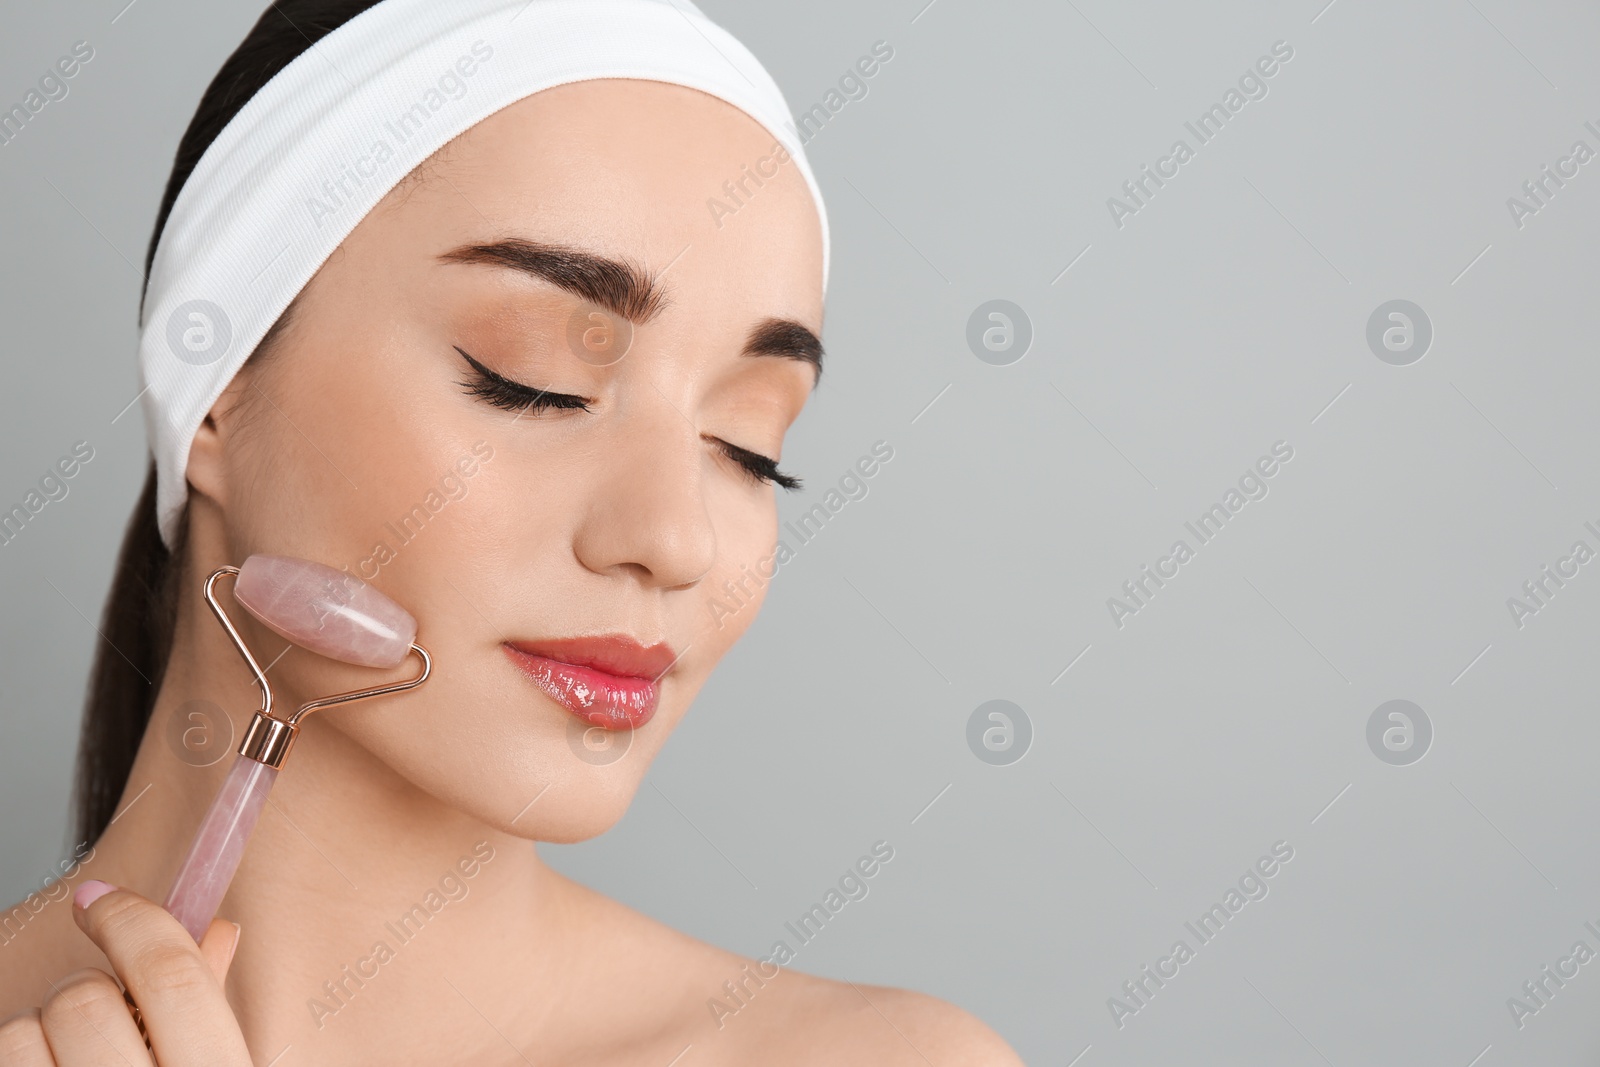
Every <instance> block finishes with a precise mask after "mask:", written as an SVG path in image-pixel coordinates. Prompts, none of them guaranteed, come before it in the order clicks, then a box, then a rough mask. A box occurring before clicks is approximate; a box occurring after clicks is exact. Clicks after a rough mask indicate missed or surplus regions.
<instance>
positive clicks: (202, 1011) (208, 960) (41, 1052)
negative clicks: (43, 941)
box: [0, 881, 250, 1067]
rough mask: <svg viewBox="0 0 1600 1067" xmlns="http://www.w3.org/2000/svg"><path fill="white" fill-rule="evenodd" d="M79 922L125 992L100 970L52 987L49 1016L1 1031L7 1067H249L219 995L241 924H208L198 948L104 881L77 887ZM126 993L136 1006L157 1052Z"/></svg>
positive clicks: (135, 897)
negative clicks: (143, 1034) (147, 1040)
mask: <svg viewBox="0 0 1600 1067" xmlns="http://www.w3.org/2000/svg"><path fill="white" fill-rule="evenodd" d="M84 905H87V906H84ZM72 917H73V919H75V920H76V921H77V923H78V926H79V927H81V928H82V930H83V932H84V933H85V934H87V935H89V938H90V940H92V941H93V942H94V943H95V944H96V945H99V946H100V950H101V951H102V952H104V953H105V954H106V958H107V959H108V960H110V961H111V966H112V967H113V968H115V970H116V973H117V978H120V979H121V980H122V985H118V984H117V978H113V977H112V976H111V975H109V974H107V973H106V972H105V971H102V970H99V969H97V968H93V967H86V968H84V969H83V970H80V971H74V972H73V973H71V974H68V975H66V976H64V977H62V978H59V979H57V980H55V981H54V982H52V983H51V985H52V986H53V987H54V988H53V989H52V990H51V995H50V996H49V998H48V999H46V1000H45V1002H44V1006H43V1007H42V1008H34V1009H31V1010H29V1011H25V1012H22V1013H20V1014H18V1015H14V1016H12V1017H11V1018H10V1019H8V1020H6V1021H5V1022H4V1023H0V1064H3V1065H5V1067H11V1065H13V1064H15V1065H17V1067H57V1065H59V1067H99V1065H102V1064H106V1065H115V1067H124V1065H133V1067H150V1065H152V1064H157V1063H159V1064H160V1065H161V1067H250V1053H249V1050H248V1049H247V1048H246V1047H245V1042H244V1035H243V1034H242V1033H240V1031H239V1023H238V1020H236V1019H235V1018H234V1016H233V1009H232V1008H231V1007H230V1006H229V1005H228V1000H227V997H226V996H224V994H223V992H222V983H223V981H224V980H225V979H226V978H227V974H228V966H229V964H231V963H232V962H233V952H234V949H235V948H236V947H238V943H239V927H238V926H237V925H236V924H234V923H231V922H228V921H227V920H225V919H213V920H211V926H210V928H209V929H207V930H206V934H205V937H203V938H202V939H201V941H200V944H199V945H196V944H195V943H194V940H193V939H192V938H190V936H189V935H188V933H187V932H186V931H185V930H184V928H183V926H182V925H180V924H179V922H178V920H177V919H174V918H173V917H172V916H171V915H169V914H168V913H167V912H166V910H165V909H163V908H160V907H157V906H156V905H155V904H152V903H151V902H150V901H148V900H146V899H145V898H144V897H141V896H140V895H139V894H137V893H135V892H133V891H132V890H128V889H118V888H117V887H115V886H112V885H107V884H106V883H105V882H99V881H87V882H84V883H83V884H82V885H80V886H79V887H78V889H77V892H75V893H74V894H73V897H72ZM123 986H126V987H127V989H128V992H129V993H131V994H132V995H133V999H134V1001H135V1003H137V1004H138V1005H139V1010H140V1012H141V1013H142V1015H143V1017H144V1026H145V1031H146V1032H147V1033H148V1034H149V1037H150V1048H146V1047H145V1039H144V1038H143V1037H141V1036H140V1035H139V1027H138V1024H137V1023H136V1022H135V1021H134V1017H133V1013H132V1011H131V1010H130V1009H129V1007H128V1002H127V1001H126V1000H124V999H123V995H122V989H123ZM152 1049H153V1052H152Z"/></svg>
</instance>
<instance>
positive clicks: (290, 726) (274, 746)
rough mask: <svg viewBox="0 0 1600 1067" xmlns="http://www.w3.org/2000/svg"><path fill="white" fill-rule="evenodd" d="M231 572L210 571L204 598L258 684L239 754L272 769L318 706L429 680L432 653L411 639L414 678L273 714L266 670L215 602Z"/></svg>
mask: <svg viewBox="0 0 1600 1067" xmlns="http://www.w3.org/2000/svg"><path fill="white" fill-rule="evenodd" d="M227 576H232V577H233V578H235V579H237V578H238V577H239V568H238V567H223V568H221V569H220V570H217V571H215V572H213V573H212V575H211V577H209V578H207V579H206V585H205V598H206V603H207V604H208V605H210V607H211V613H212V614H213V615H215V616H216V617H217V621H218V622H220V623H221V624H222V628H223V629H224V630H226V631H227V633H228V636H229V637H230V638H232V640H233V646H234V647H235V648H237V649H238V650H239V655H241V656H243V657H244V662H245V665H246V666H248V667H249V668H250V673H251V674H253V675H255V678H256V684H257V685H259V686H260V687H261V708H260V710H259V711H257V712H256V713H255V717H254V718H252V719H251V720H250V726H249V728H248V729H247V730H245V734H244V740H243V741H242V742H240V744H239V755H241V756H249V757H250V758H251V759H253V760H255V761H256V762H257V763H265V764H266V765H267V766H268V767H272V768H274V769H276V768H280V767H282V766H283V761H284V760H285V759H287V758H288V756H289V750H290V749H291V748H293V747H294V739H295V737H296V736H298V734H299V732H300V720H301V719H303V718H305V716H306V715H308V714H310V713H311V712H313V711H316V710H317V709H318V708H326V707H332V706H333V705H335V704H348V703H350V702H351V701H354V700H366V699H367V698H369V697H377V696H384V695H385V694H388V693H400V692H404V691H405V690H407V689H415V688H416V687H417V686H419V685H421V684H422V683H423V682H425V681H427V680H428V675H429V674H431V673H432V672H433V657H431V656H429V655H428V650H427V649H425V648H423V647H422V646H421V645H419V644H417V643H416V642H414V641H413V642H412V644H411V651H412V652H415V653H416V654H417V656H418V657H419V658H421V660H422V671H421V673H420V674H418V675H417V676H416V677H415V678H412V679H409V680H408V681H404V682H396V683H394V684H393V685H380V686H374V687H373V688H371V689H356V690H352V691H350V692H348V693H337V694H335V695H334V696H330V697H323V698H322V699H320V700H313V701H310V702H309V703H306V704H302V705H301V706H300V709H299V710H298V711H296V712H295V713H294V714H293V715H291V716H289V717H288V718H287V719H280V718H278V717H277V716H275V715H273V714H272V687H271V686H269V685H268V684H267V672H266V671H263V670H262V669H261V665H260V664H259V663H257V662H256V658H255V656H253V655H251V653H250V649H249V646H247V645H246V644H245V643H244V638H243V637H241V636H239V631H238V629H237V628H236V627H235V626H234V625H233V620H232V619H230V618H228V613H227V612H226V611H224V610H223V608H222V605H221V604H220V603H218V602H217V594H216V586H217V581H218V580H219V579H221V578H224V577H227Z"/></svg>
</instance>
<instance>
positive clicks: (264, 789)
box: [165, 756, 278, 943]
mask: <svg viewBox="0 0 1600 1067" xmlns="http://www.w3.org/2000/svg"><path fill="white" fill-rule="evenodd" d="M277 778H278V771H277V769H276V768H274V767H268V766H267V765H266V764H265V763H258V762H256V761H255V760H253V759H251V758H250V757H248V756H239V757H238V758H237V759H235V760H234V761H233V768H232V769H231V770H230V771H228V777H227V778H226V779H225V780H224V781H223V783H222V788H221V789H219V790H217V797H216V799H215V800H213V801H212V802H211V808H210V810H209V811H207V812H206V817H205V820H204V821H203V822H201V824H200V832H199V833H197V834H195V838H194V844H193V845H190V846H189V856H188V858H187V859H185V860H184V861H183V866H182V867H181V868H180V869H179V870H178V877H177V878H176V879H175V880H174V881H173V883H172V891H171V892H169V893H168V894H167V902H166V904H165V907H166V909H167V910H168V911H170V912H171V913H172V914H173V915H174V916H175V917H176V918H177V920H178V921H179V922H181V923H182V924H183V928H184V929H185V930H187V931H189V936H190V937H192V938H194V939H195V942H196V943H199V941H200V938H201V937H202V936H204V934H205V932H206V927H208V926H210V925H211V920H212V918H213V917H215V916H216V914H217V906H218V905H219V904H221V903H222V898H223V896H225V895H226V894H227V892H228V885H229V883H231V882H232V881H233V872H234V871H235V870H237V869H238V867H239V859H240V857H242V856H243V855H244V846H245V843H246V842H248V841H249V840H250V832H251V831H252V830H254V829H255V827H256V819H257V818H258V817H260V815H261V809H262V808H264V807H266V806H267V793H268V792H270V791H271V789H272V783H273V782H274V781H276V780H277Z"/></svg>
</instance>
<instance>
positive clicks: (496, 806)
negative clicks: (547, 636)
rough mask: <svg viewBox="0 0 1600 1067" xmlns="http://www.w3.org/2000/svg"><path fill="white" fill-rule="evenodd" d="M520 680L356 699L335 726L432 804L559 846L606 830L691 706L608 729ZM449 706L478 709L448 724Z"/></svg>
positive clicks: (666, 707) (668, 701) (667, 703)
mask: <svg viewBox="0 0 1600 1067" xmlns="http://www.w3.org/2000/svg"><path fill="white" fill-rule="evenodd" d="M435 680H437V681H440V682H448V681H450V679H449V677H448V675H446V676H445V677H440V678H437V679H435ZM513 681H514V682H516V684H515V685H511V686H507V687H505V688H498V687H496V688H493V689H489V690H486V691H475V690H474V689H472V688H467V689H465V690H463V689H462V688H460V687H445V686H441V687H440V688H439V689H437V690H434V691H433V692H432V693H429V694H428V695H427V696H426V697H425V698H424V697H423V696H422V692H423V691H422V690H418V691H417V695H416V698H415V699H412V700H404V701H403V706H402V700H396V701H395V704H394V706H391V707H389V708H387V709H379V708H377V707H373V708H372V709H368V710H362V711H358V710H357V706H352V707H351V708H349V709H348V710H347V711H344V712H342V714H343V715H344V716H345V717H344V718H343V719H341V720H340V721H339V722H338V723H337V724H336V725H335V726H334V729H336V730H337V731H338V732H339V733H342V734H344V735H345V736H346V737H347V738H348V739H349V740H350V741H352V742H353V743H354V745H355V746H356V747H357V748H360V749H364V750H365V751H366V753H367V754H368V755H369V756H371V757H372V759H373V760H374V761H375V762H376V764H379V765H382V766H383V767H386V768H387V769H388V770H389V771H391V772H393V774H394V775H397V776H398V777H399V778H400V779H402V780H403V781H404V782H405V783H406V784H408V785H409V786H411V787H414V788H415V789H416V790H418V791H420V792H421V793H422V794H425V795H426V797H427V798H429V799H430V800H431V801H433V802H436V803H437V804H440V805H443V806H444V807H446V808H448V809H453V810H454V811H456V812H459V813H460V814H462V815H465V816H467V817H469V818H471V819H473V820H475V821H477V822H480V823H482V824H484V825H487V826H491V827H493V828H495V829H497V830H499V831H501V832H503V833H507V834H510V835H513V836H516V837H521V838H525V839H528V840H534V841H548V842H552V843H559V844H570V843H574V842H578V841H585V840H588V839H590V838H593V837H597V836H599V835H600V834H603V833H605V832H606V831H607V830H609V829H611V827H613V826H615V825H616V824H617V822H618V821H620V820H621V818H622V817H623V815H625V814H626V813H627V810H628V806H629V804H631V803H632V802H633V798H634V796H635V795H636V794H637V793H638V791H639V787H640V785H641V784H642V783H643V781H644V777H645V774H646V773H647V772H648V771H649V768H650V763H651V762H652V760H653V759H654V758H655V755H656V753H657V752H658V751H659V750H660V748H661V746H662V744H663V743H664V742H665V740H666V737H667V735H668V733H669V732H670V731H671V729H672V727H673V726H675V725H676V723H677V721H678V720H680V719H681V718H682V714H683V711H684V710H685V709H684V708H682V707H681V706H679V707H674V706H672V705H675V704H677V703H678V701H676V700H672V699H670V698H668V699H664V700H663V701H662V703H663V705H664V706H662V707H661V708H660V709H659V711H658V712H657V714H656V715H655V716H653V717H652V718H651V719H650V721H649V722H647V723H646V724H645V725H644V726H642V727H640V728H639V729H637V730H631V731H630V730H605V729H601V728H600V727H596V726H592V725H590V724H588V723H585V722H583V721H582V720H580V719H578V718H577V717H576V716H574V715H573V714H572V713H570V712H569V711H567V710H566V709H565V708H563V707H561V706H560V705H558V704H556V703H555V702H554V701H552V700H549V699H547V698H545V697H543V696H542V695H538V694H534V693H530V692H529V691H528V689H527V687H526V686H525V685H523V684H522V682H521V680H520V679H513ZM430 684H432V682H430ZM409 695H410V694H407V696H409ZM675 695H676V694H674V696H675ZM451 708H456V709H473V710H471V711H461V712H459V713H457V714H455V715H451V716H450V717H449V721H448V722H445V721H443V716H444V714H446V712H445V709H451ZM325 721H326V722H327V723H330V724H332V722H333V720H332V718H331V717H330V718H329V719H328V720H325Z"/></svg>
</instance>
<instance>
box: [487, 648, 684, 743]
mask: <svg viewBox="0 0 1600 1067" xmlns="http://www.w3.org/2000/svg"><path fill="white" fill-rule="evenodd" d="M501 647H502V648H504V649H505V650H506V655H507V656H509V657H510V658H511V662H512V663H514V664H516V665H517V667H518V669H520V670H521V671H522V673H524V674H526V675H527V676H528V677H529V678H530V679H531V680H532V681H533V683H534V684H535V685H537V686H538V687H539V688H540V689H542V690H544V692H545V693H546V694H548V695H549V696H550V697H551V698H552V699H554V700H555V701H556V703H558V704H560V705H561V706H562V707H564V708H566V709H567V710H568V711H570V712H572V714H574V715H576V716H577V717H578V718H580V719H582V720H583V721H584V722H587V723H590V724H592V725H594V726H600V727H604V728H605V729H607V730H637V729H638V728H639V727H641V726H643V725H644V724H645V723H647V722H649V721H650V718H651V716H653V715H655V713H656V705H657V703H658V702H659V701H660V699H661V691H660V688H659V686H658V685H657V683H658V681H659V680H660V678H661V676H662V675H663V674H665V673H666V672H667V670H669V669H670V668H671V667H672V665H673V664H674V663H675V662H677V656H676V655H675V654H674V653H673V651H672V649H671V648H668V647H667V646H666V645H651V646H650V647H648V648H646V647H645V646H643V645H641V644H639V642H637V641H635V640H634V639H633V638H631V637H628V636H626V635H623V634H608V635H606V636H604V637H576V638H565V639H558V640H552V641H507V642H505V644H503V645H502V646H501Z"/></svg>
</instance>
